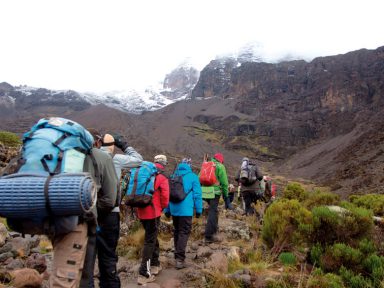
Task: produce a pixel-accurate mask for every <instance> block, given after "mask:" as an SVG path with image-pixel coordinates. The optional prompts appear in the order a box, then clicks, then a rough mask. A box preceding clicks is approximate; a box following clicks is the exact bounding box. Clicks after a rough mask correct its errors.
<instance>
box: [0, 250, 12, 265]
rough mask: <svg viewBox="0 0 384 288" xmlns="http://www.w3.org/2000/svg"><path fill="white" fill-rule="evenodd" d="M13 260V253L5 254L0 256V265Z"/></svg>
mask: <svg viewBox="0 0 384 288" xmlns="http://www.w3.org/2000/svg"><path fill="white" fill-rule="evenodd" d="M9 258H13V253H12V252H5V253H2V254H0V263H1V262H4V261H5V260H7V259H9Z"/></svg>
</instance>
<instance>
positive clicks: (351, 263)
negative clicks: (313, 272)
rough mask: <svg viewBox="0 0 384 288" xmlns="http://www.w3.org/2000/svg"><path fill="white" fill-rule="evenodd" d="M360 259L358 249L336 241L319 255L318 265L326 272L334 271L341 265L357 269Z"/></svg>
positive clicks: (360, 254) (360, 255)
mask: <svg viewBox="0 0 384 288" xmlns="http://www.w3.org/2000/svg"><path fill="white" fill-rule="evenodd" d="M362 259H363V254H362V253H361V252H360V250H358V249H355V248H352V247H351V246H349V245H346V244H344V243H336V244H334V245H332V246H328V247H326V249H325V253H324V254H323V255H322V256H321V257H320V267H321V268H322V269H323V270H324V271H327V272H335V271H337V270H338V269H339V268H340V267H341V266H344V267H347V268H351V269H355V270H357V269H359V265H360V264H361V261H362Z"/></svg>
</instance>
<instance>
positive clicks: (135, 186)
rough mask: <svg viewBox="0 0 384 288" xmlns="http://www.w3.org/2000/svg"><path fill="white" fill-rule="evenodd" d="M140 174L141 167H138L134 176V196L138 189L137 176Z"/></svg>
mask: <svg viewBox="0 0 384 288" xmlns="http://www.w3.org/2000/svg"><path fill="white" fill-rule="evenodd" d="M138 176H139V168H137V169H136V171H135V176H134V178H133V187H132V194H131V195H132V196H135V195H136V189H137V178H138Z"/></svg>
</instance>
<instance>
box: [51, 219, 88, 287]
mask: <svg viewBox="0 0 384 288" xmlns="http://www.w3.org/2000/svg"><path fill="white" fill-rule="evenodd" d="M87 241H88V226H87V224H86V223H82V224H79V225H77V227H76V229H75V230H74V231H72V232H70V233H68V234H64V235H60V236H58V237H55V239H54V240H53V263H52V274H51V276H50V278H49V287H66V288H72V287H73V288H75V287H78V286H79V283H80V279H81V273H82V270H83V265H84V259H85V253H86V251H87Z"/></svg>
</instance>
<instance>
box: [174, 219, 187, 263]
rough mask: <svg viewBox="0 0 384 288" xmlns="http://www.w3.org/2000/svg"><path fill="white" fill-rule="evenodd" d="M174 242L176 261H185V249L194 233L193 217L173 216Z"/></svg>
mask: <svg viewBox="0 0 384 288" xmlns="http://www.w3.org/2000/svg"><path fill="white" fill-rule="evenodd" d="M172 219H173V227H174V232H173V240H174V244H175V259H176V260H180V261H184V260H185V248H186V247H187V242H188V238H189V235H190V234H191V231H192V216H172Z"/></svg>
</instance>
